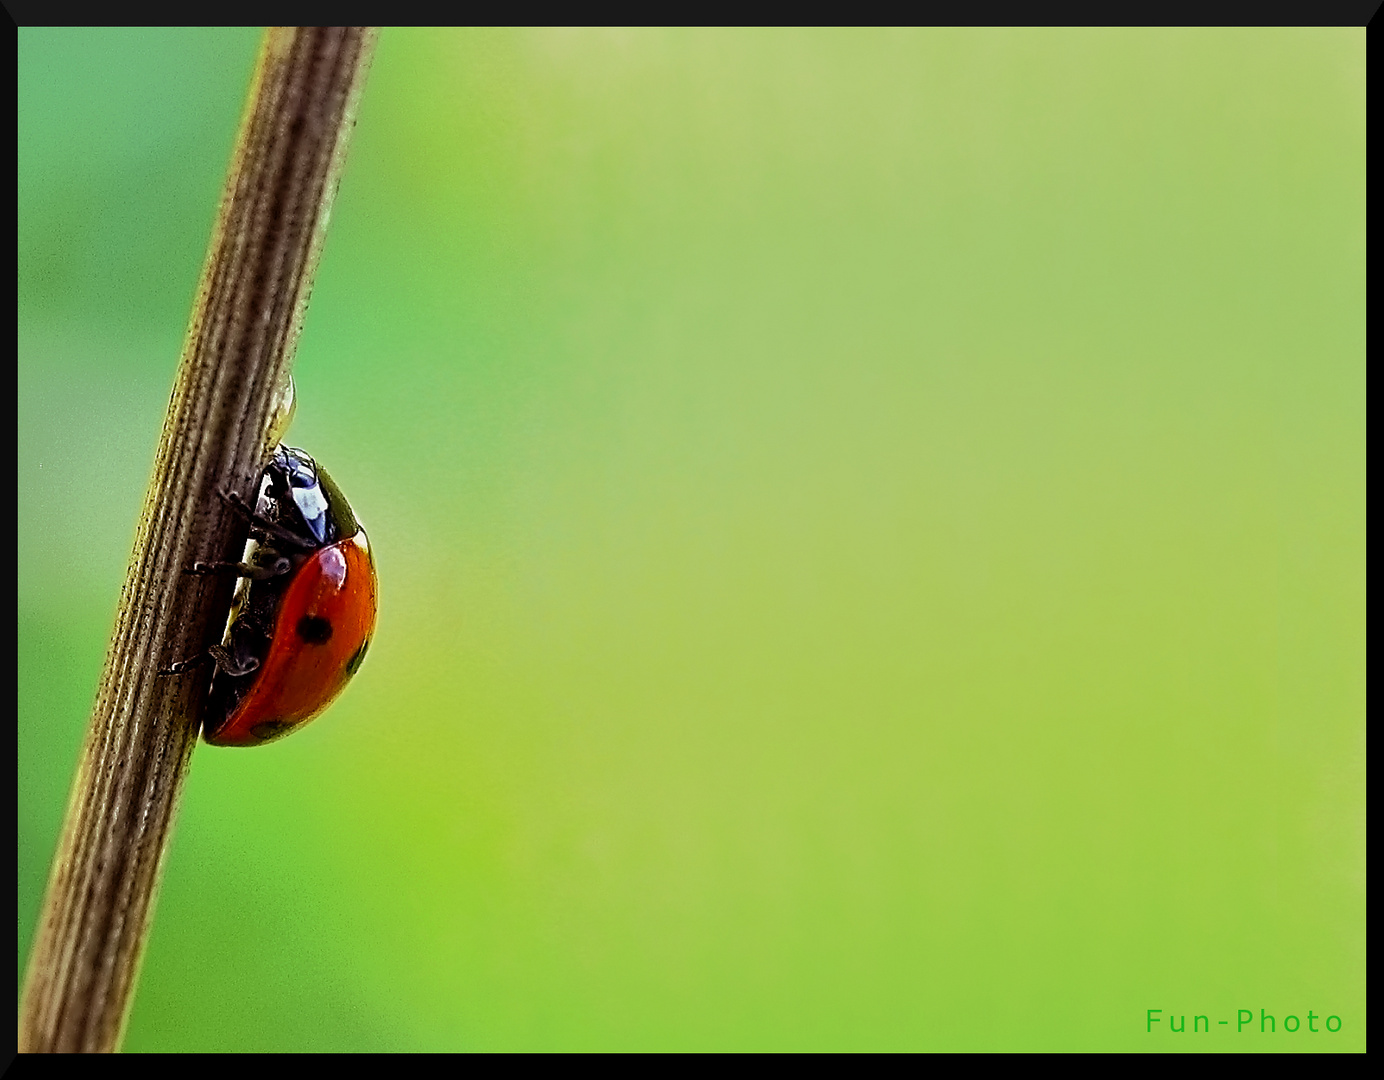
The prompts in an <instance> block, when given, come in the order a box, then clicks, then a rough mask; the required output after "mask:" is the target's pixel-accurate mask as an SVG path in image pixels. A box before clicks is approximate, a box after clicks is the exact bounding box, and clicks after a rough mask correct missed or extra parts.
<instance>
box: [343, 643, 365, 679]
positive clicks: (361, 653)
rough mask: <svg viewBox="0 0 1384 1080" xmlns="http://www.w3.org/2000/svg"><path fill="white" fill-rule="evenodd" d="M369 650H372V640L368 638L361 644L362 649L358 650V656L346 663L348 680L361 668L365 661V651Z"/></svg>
mask: <svg viewBox="0 0 1384 1080" xmlns="http://www.w3.org/2000/svg"><path fill="white" fill-rule="evenodd" d="M368 648H370V639H369V638H366V639H365V640H364V641H363V642H361V646H360V648H359V649H357V650H356V655H355V656H353V657H351V659H349V660H347V661H346V675H347V677H348V678H349V677H350V676H352V675H354V674H355V673H356V669H358V668H359V667H360V665H361V662H362V661H363V660H364V659H365V650H366V649H368Z"/></svg>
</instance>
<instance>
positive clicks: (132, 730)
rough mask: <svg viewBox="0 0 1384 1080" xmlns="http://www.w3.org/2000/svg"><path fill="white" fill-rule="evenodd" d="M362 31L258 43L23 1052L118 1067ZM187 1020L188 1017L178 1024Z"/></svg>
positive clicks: (73, 806) (26, 1002)
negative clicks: (213, 566) (216, 572)
mask: <svg viewBox="0 0 1384 1080" xmlns="http://www.w3.org/2000/svg"><path fill="white" fill-rule="evenodd" d="M375 37H376V32H375V31H374V30H373V29H370V28H361V27H279V28H273V29H270V30H268V31H267V32H266V34H265V37H264V42H263V44H262V46H261V48H260V55H259V61H258V64H257V66H256V69H255V75H254V79H253V81H252V83H251V87H250V95H249V100H248V103H247V105H246V110H245V116H244V118H243V120H242V122H241V127H240V133H239V135H238V137H237V141H236V148H235V153H234V156H233V157H232V160H231V166H230V171H229V174H228V176H227V179H226V187H225V190H224V192H223V194H222V199H221V210H220V213H219V215H218V218H217V222H216V226H215V230H214V231H213V233H212V240H211V246H210V248H209V250H208V253H207V260H206V265H205V266H204V268H203V271H202V279H201V284H200V286H199V288H198V290H197V298H196V301H195V302H194V304H193V310H192V320H191V323H190V325H189V327H188V332H187V338H186V341H185V343H184V345H183V352H182V358H181V360H180V362H179V366H178V375H177V380H176V383H175V385H174V389H173V396H172V399H171V401H170V402H169V406H168V413H167V416H166V417H165V419H164V424H163V435H162V438H161V439H160V442H159V448H158V453H157V456H156V458H155V461H154V471H153V475H152V477H151V478H150V481H149V489H148V492H147V494H146V496H145V500H144V508H143V512H142V514H141V516H140V521H139V527H138V531H137V533H136V537H135V545H134V551H133V554H132V555H131V558H130V565H129V569H128V571H127V573H126V577H125V585H124V588H123V589H122V591H121V596H120V607H119V611H118V613H117V616H116V624H115V631H114V633H113V635H112V637H111V644H110V649H109V650H108V652H107V654H106V663H105V669H104V672H103V674H102V677H101V685H100V690H99V691H98V692H97V695H96V704H95V706H94V707H93V710H92V716H91V725H90V728H89V729H88V732H87V737H86V742H85V744H84V746H83V749H82V754H81V759H80V761H79V763H78V766H77V773H76V777H75V778H74V780H73V784H72V794H71V798H70V800H69V803H68V808H67V818H66V821H65V823H64V825H63V832H62V838H61V840H60V841H59V844H58V849H57V853H56V854H55V856H54V859H53V868H52V872H51V875H50V877H49V881H48V893H47V896H46V897H45V899H44V905H43V910H42V912H41V914H40V918H39V924H38V931H37V935H36V937H35V940H34V946H33V951H32V952H31V954H30V957H29V968H28V973H27V977H26V981H25V987H24V996H23V1000H22V1003H21V1005H20V1013H19V1049H20V1050H21V1051H45V1050H47V1051H109V1050H116V1049H118V1048H119V1045H120V1041H121V1038H122V1037H123V1034H124V1029H125V1024H126V1022H127V1020H128V1017H129V1012H130V1004H131V1002H132V1000H133V997H134V987H135V982H136V976H137V973H138V970H139V964H140V960H141V957H142V956H143V952H144V945H145V941H146V939H147V938H148V934H149V928H150V925H151V921H152V917H153V911H154V895H155V892H156V891H157V888H158V884H159V880H160V877H161V874H162V870H163V864H164V855H165V853H166V851H167V848H168V840H169V837H170V835H171V833H172V828H173V822H174V819H175V817H176V814H177V808H178V800H179V797H180V795H181V793H182V788H183V780H184V777H185V776H186V773H187V768H188V764H189V762H190V760H191V756H192V748H193V746H194V745H195V743H196V741H197V732H198V728H199V725H200V721H201V710H202V707H203V705H204V703H205V700H206V693H207V688H208V684H209V682H210V678H211V665H210V664H201V665H197V666H194V667H193V668H192V669H191V670H190V671H189V672H188V673H187V674H182V675H176V676H174V675H167V674H163V673H162V672H163V671H164V669H167V668H168V667H169V666H170V665H171V664H173V663H174V662H175V661H179V660H183V659H185V658H187V657H191V656H195V655H197V654H199V653H202V652H204V651H205V650H206V649H207V647H208V646H209V645H211V644H213V643H215V642H216V641H218V640H219V639H220V636H221V633H222V631H223V630H224V628H225V619H226V612H227V610H228V607H229V604H230V594H231V588H232V583H231V582H230V581H225V580H217V579H215V578H209V577H201V576H197V575H193V574H190V573H188V572H187V570H188V568H189V567H191V566H192V564H193V563H194V562H198V561H201V562H218V561H222V562H225V561H234V560H235V559H237V558H239V557H240V554H241V551H240V547H241V546H242V545H243V544H244V540H245V526H244V524H243V523H242V522H240V521H238V520H237V519H236V517H235V516H234V515H233V514H232V513H231V512H230V511H229V510H228V509H227V508H226V506H225V505H224V504H223V502H222V500H221V499H220V498H219V497H218V492H219V491H223V490H226V491H235V492H239V493H242V494H246V493H249V492H251V490H252V487H253V485H254V483H255V480H256V479H257V477H258V476H259V473H260V470H261V469H262V468H263V467H264V464H265V462H266V461H267V460H268V457H269V454H270V453H271V452H272V449H273V447H272V446H271V445H270V440H271V432H270V425H271V422H272V420H273V416H272V414H273V411H274V407H275V397H276V392H277V391H278V389H279V387H280V386H281V385H282V384H283V381H284V380H286V378H287V374H288V370H289V365H290V363H291V361H292V358H293V352H294V347H295V345H296V343H297V338H298V332H299V329H300V328H301V325H302V319H303V312H304V309H305V308H306V306H307V300H308V295H309V292H310V291H311V286H312V278H313V274H314V272H315V270H316V267H317V260H318V256H319V254H320V252H321V249H322V240H323V236H324V234H325V231H326V225H327V218H328V214H329V211H330V207H331V202H332V198H333V196H334V195H335V193H336V188H337V185H338V183H339V182H340V178H341V169H342V165H343V163H344V158H345V152H346V146H347V143H348V141H349V138H350V134H351V129H352V127H353V125H354V123H355V113H356V107H357V104H358V103H359V100H360V93H361V88H362V86H363V84H364V79H365V73H366V70H367V68H368V66H369V62H370V56H371V53H372V51H373V48H374V43H375ZM191 1004H192V1003H190V1006H191Z"/></svg>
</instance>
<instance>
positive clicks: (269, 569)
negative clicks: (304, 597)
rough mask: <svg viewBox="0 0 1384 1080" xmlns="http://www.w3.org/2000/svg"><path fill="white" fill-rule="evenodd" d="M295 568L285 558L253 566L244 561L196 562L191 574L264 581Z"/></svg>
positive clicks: (280, 575)
mask: <svg viewBox="0 0 1384 1080" xmlns="http://www.w3.org/2000/svg"><path fill="white" fill-rule="evenodd" d="M292 569H293V564H292V563H290V562H289V561H288V560H287V559H285V558H282V557H280V558H278V559H275V560H274V565H273V566H251V565H250V564H249V563H243V562H213V563H205V562H195V563H193V564H192V569H191V570H189V571H188V573H190V574H228V573H229V574H234V575H235V576H236V577H247V578H253V579H254V580H255V581H264V580H266V579H268V578H276V577H283V575H284V574H287V573H288V572H289V571H290V570H292Z"/></svg>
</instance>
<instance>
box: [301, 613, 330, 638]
mask: <svg viewBox="0 0 1384 1080" xmlns="http://www.w3.org/2000/svg"><path fill="white" fill-rule="evenodd" d="M298 636H299V637H300V638H302V639H303V640H304V641H306V642H307V643H308V644H309V645H325V644H326V643H327V642H329V641H331V639H332V624H331V623H329V622H328V621H327V620H326V619H324V618H322V616H321V615H304V616H303V617H302V618H301V619H299V620H298Z"/></svg>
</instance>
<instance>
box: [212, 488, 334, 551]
mask: <svg viewBox="0 0 1384 1080" xmlns="http://www.w3.org/2000/svg"><path fill="white" fill-rule="evenodd" d="M218 494H219V495H220V496H221V501H222V502H224V503H225V504H226V505H227V506H229V507H230V508H231V509H232V510H234V511H235V512H236V513H237V514H239V515H240V516H241V517H243V518H244V519H245V520H246V521H248V522H249V523H250V525H251V527H252V528H255V529H259V530H261V531H262V532H264V534H265V535H266V536H271V537H273V538H274V539H275V540H278V541H279V542H280V543H282V544H287V545H288V546H289V547H295V548H297V549H298V550H300V551H316V550H317V547H318V545H317V544H315V543H313V542H312V541H311V540H305V539H303V537H301V536H299V535H298V534H297V533H296V532H294V531H293V530H292V529H285V528H284V527H283V526H282V525H280V524H279V523H278V522H277V521H270V520H269V519H268V518H267V517H263V516H261V515H260V514H257V513H255V512H254V511H253V510H251V509H250V508H249V507H248V506H246V505H245V500H244V499H242V498H241V497H240V496H239V495H237V494H236V493H235V492H234V491H221V492H218Z"/></svg>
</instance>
